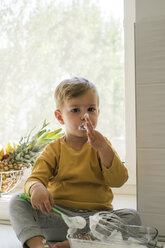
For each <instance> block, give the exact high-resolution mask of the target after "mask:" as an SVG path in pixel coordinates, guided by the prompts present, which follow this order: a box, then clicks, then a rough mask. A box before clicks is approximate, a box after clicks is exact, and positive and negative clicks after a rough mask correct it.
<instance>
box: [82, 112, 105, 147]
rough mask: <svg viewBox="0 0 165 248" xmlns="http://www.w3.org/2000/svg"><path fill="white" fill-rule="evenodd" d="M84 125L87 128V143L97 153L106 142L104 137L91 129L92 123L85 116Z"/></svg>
mask: <svg viewBox="0 0 165 248" xmlns="http://www.w3.org/2000/svg"><path fill="white" fill-rule="evenodd" d="M85 125H86V128H87V136H88V143H89V144H90V145H91V146H92V147H93V148H94V149H95V150H98V151H99V150H101V149H102V148H103V147H105V145H107V142H106V140H105V138H104V136H103V135H102V134H101V133H100V132H98V131H96V130H95V129H94V128H93V125H92V122H91V121H90V119H89V117H88V116H87V115H86V116H85Z"/></svg>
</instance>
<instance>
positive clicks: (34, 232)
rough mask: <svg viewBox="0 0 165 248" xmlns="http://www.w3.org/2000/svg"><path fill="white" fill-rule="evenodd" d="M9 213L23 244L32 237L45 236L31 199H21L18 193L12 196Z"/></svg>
mask: <svg viewBox="0 0 165 248" xmlns="http://www.w3.org/2000/svg"><path fill="white" fill-rule="evenodd" d="M9 214H10V220H11V224H12V226H13V229H14V231H15V233H16V235H17V237H18V239H19V240H20V242H21V243H22V245H23V244H24V243H25V242H26V241H27V240H30V239H31V238H32V237H38V236H39V237H44V235H43V232H42V230H41V228H40V227H39V225H38V222H37V221H36V219H37V213H36V210H35V209H33V208H32V206H31V204H30V202H29V201H27V200H24V199H20V198H19V196H18V195H16V196H14V197H12V199H11V200H10V205H9Z"/></svg>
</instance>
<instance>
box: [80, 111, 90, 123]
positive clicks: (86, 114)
mask: <svg viewBox="0 0 165 248" xmlns="http://www.w3.org/2000/svg"><path fill="white" fill-rule="evenodd" d="M85 116H89V115H88V113H86V112H85V113H83V114H82V116H81V120H82V121H84V120H85Z"/></svg>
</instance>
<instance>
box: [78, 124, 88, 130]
mask: <svg viewBox="0 0 165 248" xmlns="http://www.w3.org/2000/svg"><path fill="white" fill-rule="evenodd" d="M78 130H82V131H86V130H87V128H86V126H85V123H82V124H81V125H80V126H78Z"/></svg>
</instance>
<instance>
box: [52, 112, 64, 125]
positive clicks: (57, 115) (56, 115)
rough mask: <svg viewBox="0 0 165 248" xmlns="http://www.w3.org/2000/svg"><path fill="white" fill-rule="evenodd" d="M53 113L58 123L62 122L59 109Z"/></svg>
mask: <svg viewBox="0 0 165 248" xmlns="http://www.w3.org/2000/svg"><path fill="white" fill-rule="evenodd" d="M54 115H55V117H56V119H57V120H58V121H59V123H60V124H64V120H63V117H62V113H61V111H60V110H59V109H57V110H55V111H54Z"/></svg>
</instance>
